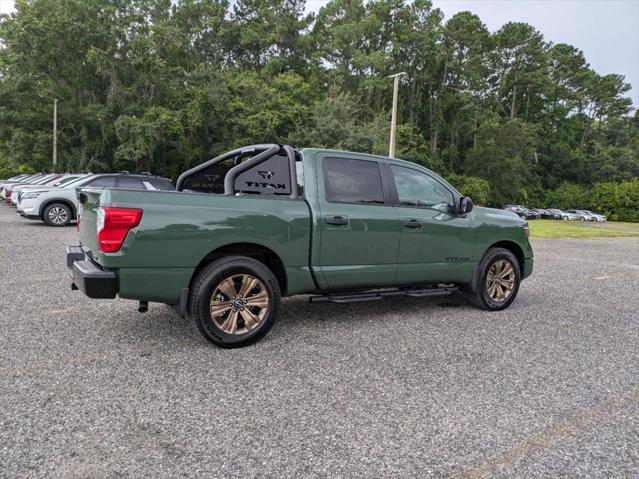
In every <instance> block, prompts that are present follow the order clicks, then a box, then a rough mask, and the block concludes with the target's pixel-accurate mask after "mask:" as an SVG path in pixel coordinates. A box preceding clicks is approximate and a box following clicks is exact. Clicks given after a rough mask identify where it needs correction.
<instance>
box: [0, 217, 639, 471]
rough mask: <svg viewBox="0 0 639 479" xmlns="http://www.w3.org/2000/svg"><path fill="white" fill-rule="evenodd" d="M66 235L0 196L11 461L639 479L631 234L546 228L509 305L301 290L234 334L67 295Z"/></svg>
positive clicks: (636, 281)
mask: <svg viewBox="0 0 639 479" xmlns="http://www.w3.org/2000/svg"><path fill="white" fill-rule="evenodd" d="M75 237H76V230H75V228H74V227H69V228H65V229H52V228H47V227H45V226H44V225H42V224H40V223H36V222H30V221H27V220H24V219H21V218H18V217H16V216H15V213H14V210H13V209H11V208H9V207H8V206H6V205H0V262H1V263H0V264H1V268H0V271H1V276H0V315H1V322H0V335H1V338H2V340H1V342H0V347H1V352H2V362H1V368H0V373H1V374H0V378H1V379H0V380H1V385H0V410H1V415H0V421H1V422H0V475H2V476H3V477H29V478H35V477H46V478H56V477H65V478H66V477H72V478H84V477H86V478H96V477H109V478H110V477H114V478H119V477H196V476H199V477H241V478H246V477H278V478H279V477H291V478H298V477H344V478H346V477H348V478H354V477H420V478H422V477H449V476H452V477H504V478H511V477H559V476H563V477H638V476H639V351H638V348H637V345H638V344H639V294H638V293H637V291H638V289H639V238H625V239H606V240H576V241H573V240H546V241H535V242H534V245H533V246H534V248H535V252H536V264H535V272H534V274H533V276H532V277H531V278H530V279H528V280H527V281H525V282H524V283H523V286H522V289H521V291H520V295H519V298H518V299H517V301H515V303H514V304H513V306H511V308H510V309H508V310H506V311H504V312H501V313H485V312H482V311H479V310H476V309H473V308H472V307H470V306H468V305H466V304H465V303H463V302H461V301H453V302H452V303H451V302H450V300H448V301H449V302H448V303H441V300H439V301H438V300H424V299H409V300H401V299H397V298H395V299H387V300H384V301H382V302H375V303H362V304H356V305H324V304H322V305H309V304H308V303H307V301H306V299H305V298H294V299H287V300H285V301H284V305H283V306H284V307H283V314H282V315H281V317H280V320H279V322H278V323H277V324H276V326H275V327H274V329H273V330H272V332H271V333H270V334H269V335H268V336H267V338H266V339H265V340H263V341H261V342H260V343H258V344H256V345H254V346H252V347H250V348H247V349H242V350H232V351H227V350H220V349H216V348H214V347H212V346H210V345H209V344H208V343H207V342H205V340H204V339H202V338H201V337H200V335H199V334H198V333H197V331H196V329H195V327H194V326H193V325H192V324H191V323H190V322H189V321H186V320H182V319H180V318H178V317H177V315H175V314H174V313H172V311H171V310H169V309H167V308H166V307H164V306H162V305H157V304H151V305H150V308H149V312H148V313H146V314H139V313H137V310H136V308H137V304H136V303H134V302H132V301H123V300H115V301H113V300H111V301H97V300H89V299H87V298H85V297H84V296H83V295H82V294H81V293H79V292H77V291H75V292H72V291H71V290H70V288H69V280H68V277H67V273H66V268H65V258H64V246H65V245H66V244H67V243H70V242H72V241H74V240H75ZM440 303H441V304H440Z"/></svg>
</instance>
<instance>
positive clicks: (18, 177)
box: [0, 173, 32, 187]
mask: <svg viewBox="0 0 639 479" xmlns="http://www.w3.org/2000/svg"><path fill="white" fill-rule="evenodd" d="M30 176H32V175H31V174H29V173H22V174H20V175H16V176H12V177H11V178H7V179H5V180H0V187H2V185H4V184H5V183H16V182H19V181H20V180H25V179H27V178H29V177H30Z"/></svg>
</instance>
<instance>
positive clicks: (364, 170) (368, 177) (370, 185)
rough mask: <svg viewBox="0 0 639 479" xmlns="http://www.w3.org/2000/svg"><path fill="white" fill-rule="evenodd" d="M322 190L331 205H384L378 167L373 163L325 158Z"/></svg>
mask: <svg viewBox="0 0 639 479" xmlns="http://www.w3.org/2000/svg"><path fill="white" fill-rule="evenodd" d="M323 164H324V188H325V190H326V201H328V202H331V203H371V204H375V203H379V204H382V203H384V190H383V188H382V177H381V174H380V172H379V166H378V164H377V162H375V161H365V160H352V159H346V158H326V159H324V161H323Z"/></svg>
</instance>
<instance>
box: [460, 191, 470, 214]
mask: <svg viewBox="0 0 639 479" xmlns="http://www.w3.org/2000/svg"><path fill="white" fill-rule="evenodd" d="M473 206H474V205H473V200H471V199H470V198H469V197H468V196H464V197H463V198H462V199H461V200H459V214H460V215H465V214H466V213H470V212H471V211H473Z"/></svg>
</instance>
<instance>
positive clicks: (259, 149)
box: [175, 143, 299, 198]
mask: <svg viewBox="0 0 639 479" xmlns="http://www.w3.org/2000/svg"><path fill="white" fill-rule="evenodd" d="M279 153H284V154H285V155H286V158H287V160H288V167H289V174H290V177H291V194H290V197H291V198H297V197H298V196H299V191H298V188H297V171H296V169H295V150H293V148H291V147H290V146H289V145H276V144H275V143H266V144H260V145H250V146H243V147H242V148H237V149H235V150H231V151H227V152H226V153H222V154H221V155H219V156H216V157H215V158H213V159H211V160H209V161H206V162H204V163H202V164H201V165H198V166H196V167H194V168H191V169H190V170H187V171H185V172H184V173H182V174H181V175H180V177H179V178H178V180H177V182H176V186H175V189H176V190H177V191H182V187H183V185H184V182H185V181H186V180H187V178H189V177H190V176H192V175H194V174H196V173H199V172H200V171H202V170H205V169H207V168H209V167H211V166H213V165H215V164H217V163H220V162H222V161H225V160H228V159H229V158H233V157H236V158H238V159H239V158H243V157H245V156H249V155H255V156H253V157H252V158H251V159H249V160H247V161H245V162H243V163H240V164H239V165H235V166H234V167H233V168H231V169H230V170H229V171H228V172H227V173H226V176H225V177H224V194H225V195H233V194H235V179H236V178H237V177H238V176H239V175H240V174H241V173H243V172H245V171H247V170H250V169H251V168H253V167H254V166H257V165H259V164H260V163H264V162H265V161H266V160H268V159H269V158H271V157H273V156H275V155H277V154H279Z"/></svg>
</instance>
